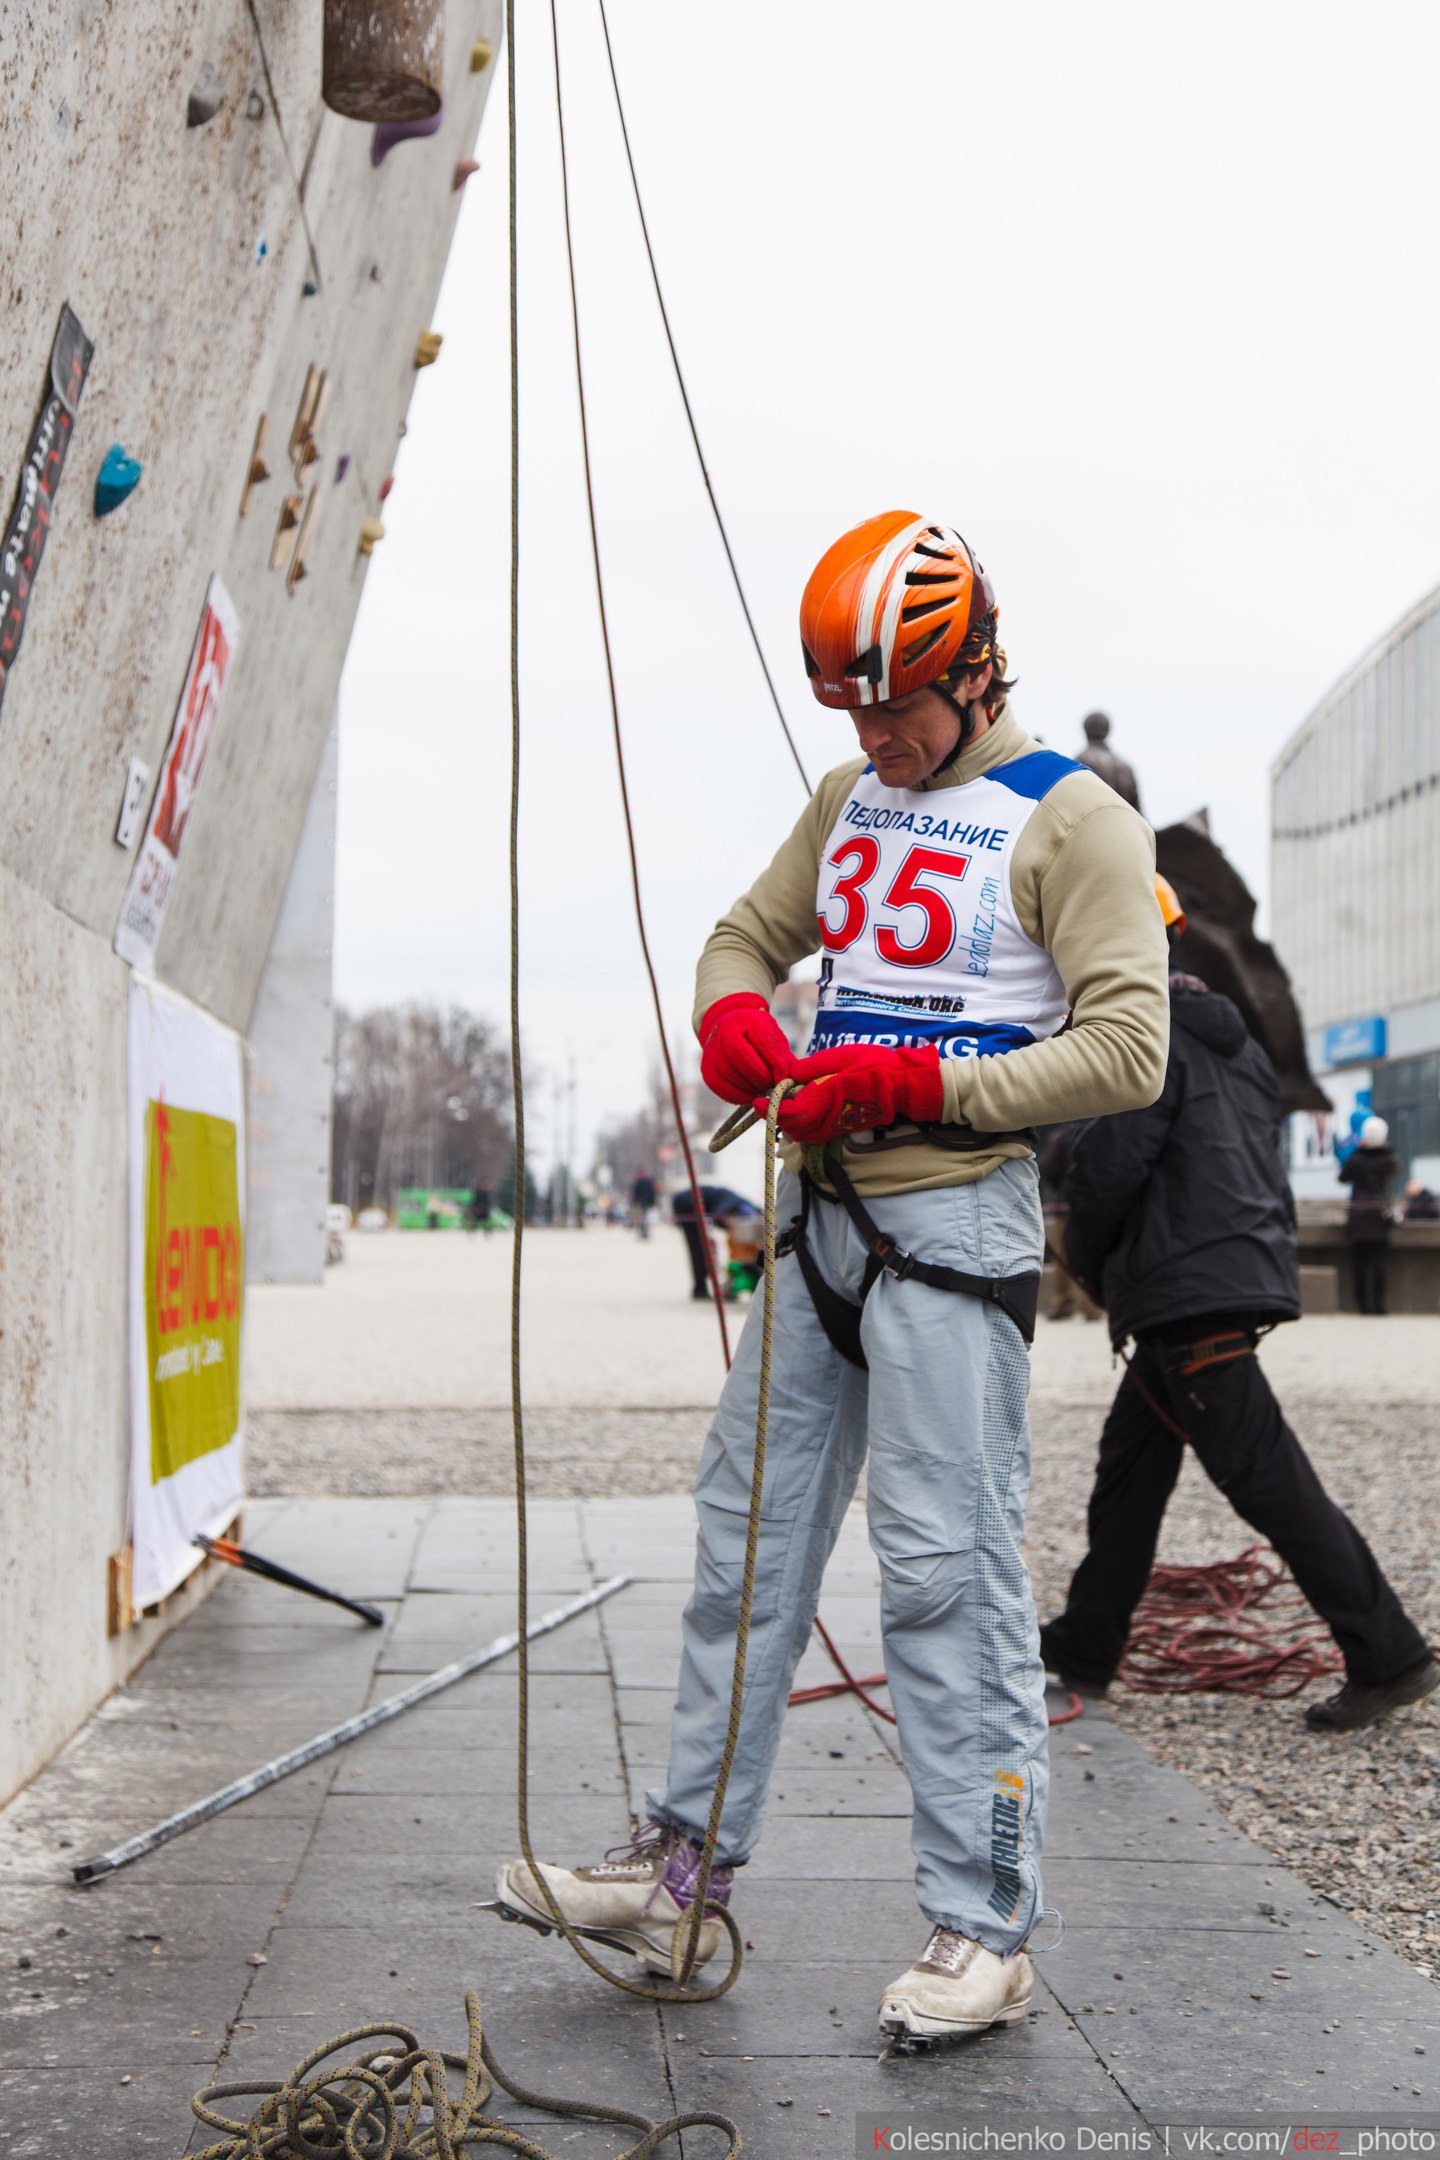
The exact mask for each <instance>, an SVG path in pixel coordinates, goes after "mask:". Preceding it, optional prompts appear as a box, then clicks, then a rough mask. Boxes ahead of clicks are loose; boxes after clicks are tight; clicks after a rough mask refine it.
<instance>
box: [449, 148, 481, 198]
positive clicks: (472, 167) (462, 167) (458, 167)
mask: <svg viewBox="0 0 1440 2160" xmlns="http://www.w3.org/2000/svg"><path fill="white" fill-rule="evenodd" d="M479 170H480V160H479V159H478V158H473V157H462V158H459V159H457V160H456V164H455V170H454V172H453V174H452V175H451V179H450V192H451V194H452V195H453V194H454V193H455V192H456V191H457V190H458V189H460V188H462V187H464V185H465V183H466V181H467V180H468V179H469V177H470V175H471V173H474V172H479Z"/></svg>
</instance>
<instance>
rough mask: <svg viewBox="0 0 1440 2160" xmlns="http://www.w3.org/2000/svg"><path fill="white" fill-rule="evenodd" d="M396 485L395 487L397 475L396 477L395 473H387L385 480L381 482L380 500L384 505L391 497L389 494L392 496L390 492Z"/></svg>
mask: <svg viewBox="0 0 1440 2160" xmlns="http://www.w3.org/2000/svg"><path fill="white" fill-rule="evenodd" d="M394 485H395V475H394V473H393V472H387V473H386V475H385V477H384V479H383V480H382V481H381V482H380V500H381V502H382V503H383V502H385V501H386V500H387V499H388V497H389V494H390V490H391V488H393V487H394Z"/></svg>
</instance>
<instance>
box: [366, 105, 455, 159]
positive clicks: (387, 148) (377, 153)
mask: <svg viewBox="0 0 1440 2160" xmlns="http://www.w3.org/2000/svg"><path fill="white" fill-rule="evenodd" d="M444 118H445V107H444V106H443V104H442V105H437V106H436V108H435V110H434V112H433V113H431V114H430V115H429V116H428V118H426V119H424V120H382V121H381V122H380V124H379V126H378V127H377V128H376V130H375V134H374V137H373V138H372V140H371V144H370V163H371V164H372V165H383V164H384V162H385V160H386V158H387V157H388V156H389V155H390V152H391V151H392V150H393V149H394V148H395V145H396V143H402V142H411V141H413V140H415V139H416V138H417V137H418V136H421V135H435V134H438V133H439V130H440V125H441V122H442V121H443V120H444Z"/></svg>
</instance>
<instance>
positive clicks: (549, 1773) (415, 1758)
mask: <svg viewBox="0 0 1440 2160" xmlns="http://www.w3.org/2000/svg"><path fill="white" fill-rule="evenodd" d="M368 1739H369V1736H368V1735H367V1737H366V1740H364V1741H359V1742H357V1743H356V1745H355V1746H354V1747H353V1748H348V1749H347V1750H346V1751H345V1754H344V1756H343V1757H341V1758H340V1767H339V1768H338V1769H337V1770H336V1772H335V1778H334V1784H333V1786H332V1788H331V1790H332V1791H333V1792H334V1793H335V1794H336V1795H337V1796H338V1795H346V1794H352V1793H393V1794H396V1795H404V1794H413V1795H415V1796H416V1797H426V1798H428V1797H431V1796H433V1797H435V1798H437V1799H438V1798H448V1797H450V1796H451V1795H456V1794H458V1795H470V1796H473V1797H479V1796H481V1795H484V1794H489V1793H509V1792H513V1791H514V1789H515V1736H514V1734H513V1733H511V1732H506V1733H503V1734H496V1735H494V1737H493V1739H491V1740H490V1741H488V1742H482V1743H481V1744H480V1745H479V1746H476V1747H459V1746H455V1747H434V1746H429V1745H427V1746H423V1747H417V1746H414V1745H407V1746H405V1747H393V1748H390V1749H387V1750H386V1751H384V1752H383V1753H381V1752H380V1751H378V1750H370V1749H369V1746H368ZM530 1779H531V1784H532V1786H533V1788H534V1790H535V1791H536V1792H537V1793H554V1794H562V1795H563V1794H564V1793H566V1792H571V1791H573V1792H577V1793H592V1794H593V1793H605V1794H609V1795H611V1796H613V1797H615V1798H616V1799H620V1798H622V1797H623V1795H624V1791H625V1781H624V1778H623V1776H622V1774H621V1771H620V1767H619V1763H618V1760H616V1759H615V1758H614V1757H613V1756H612V1757H611V1758H610V1759H608V1760H607V1759H605V1758H604V1756H603V1755H602V1753H601V1751H600V1750H598V1749H594V1750H591V1751H590V1752H589V1753H588V1754H587V1755H586V1757H585V1760H584V1761H583V1763H582V1762H581V1761H580V1759H579V1757H578V1756H577V1754H576V1751H575V1749H574V1748H573V1747H564V1748H561V1747H553V1746H550V1747H532V1748H531V1749H530Z"/></svg>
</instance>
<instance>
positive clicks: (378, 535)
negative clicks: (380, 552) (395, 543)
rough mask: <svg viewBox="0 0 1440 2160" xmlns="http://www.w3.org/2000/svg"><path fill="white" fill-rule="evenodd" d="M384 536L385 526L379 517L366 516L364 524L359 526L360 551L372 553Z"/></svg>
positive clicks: (365, 553)
mask: <svg viewBox="0 0 1440 2160" xmlns="http://www.w3.org/2000/svg"><path fill="white" fill-rule="evenodd" d="M384 537H385V527H384V526H383V524H382V523H381V522H380V519H379V518H378V517H368V518H366V520H365V522H364V524H363V525H362V526H361V527H360V553H361V554H362V555H373V554H374V552H375V550H376V548H377V547H378V546H379V544H380V542H381V541H382V540H383V539H384Z"/></svg>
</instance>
